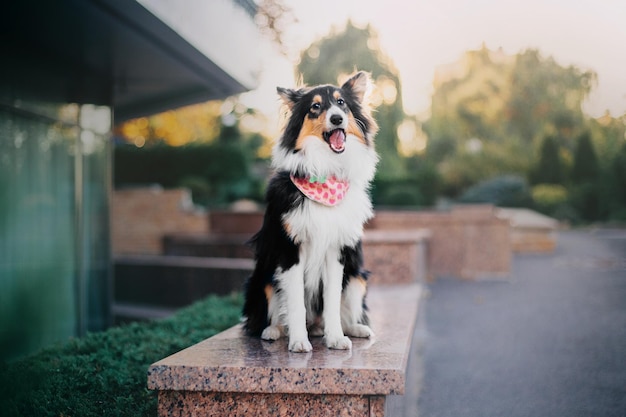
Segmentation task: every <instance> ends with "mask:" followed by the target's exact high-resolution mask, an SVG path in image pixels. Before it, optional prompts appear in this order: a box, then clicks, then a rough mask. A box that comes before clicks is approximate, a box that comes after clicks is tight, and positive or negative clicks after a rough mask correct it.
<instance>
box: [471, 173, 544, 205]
mask: <svg viewBox="0 0 626 417" xmlns="http://www.w3.org/2000/svg"><path fill="white" fill-rule="evenodd" d="M459 201H460V202H461V203H490V204H494V205H496V206H501V207H528V206H529V205H530V204H531V202H532V197H531V195H530V190H529V188H528V184H527V183H526V181H525V180H524V179H523V178H521V177H518V176H515V175H504V176H499V177H495V178H492V179H490V180H486V181H481V182H479V183H478V184H476V185H474V186H472V187H470V188H468V189H467V190H466V191H465V193H463V195H462V196H461V198H460V199H459Z"/></svg>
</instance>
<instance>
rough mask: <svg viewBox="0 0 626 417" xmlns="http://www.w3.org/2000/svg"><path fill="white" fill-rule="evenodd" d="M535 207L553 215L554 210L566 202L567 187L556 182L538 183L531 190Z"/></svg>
mask: <svg viewBox="0 0 626 417" xmlns="http://www.w3.org/2000/svg"><path fill="white" fill-rule="evenodd" d="M531 194H532V198H533V202H534V206H535V208H536V209H537V210H538V211H540V212H541V213H544V214H547V215H550V216H551V215H554V213H555V211H556V210H557V209H558V208H559V207H561V206H562V205H564V204H566V203H567V199H568V193H567V189H566V188H565V187H563V186H562V185H557V184H539V185H535V186H534V187H532V190H531Z"/></svg>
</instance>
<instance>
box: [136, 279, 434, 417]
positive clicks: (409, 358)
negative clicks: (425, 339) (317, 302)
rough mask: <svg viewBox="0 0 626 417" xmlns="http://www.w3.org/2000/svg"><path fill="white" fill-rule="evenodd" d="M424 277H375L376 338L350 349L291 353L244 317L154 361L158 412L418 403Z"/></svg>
mask: <svg viewBox="0 0 626 417" xmlns="http://www.w3.org/2000/svg"><path fill="white" fill-rule="evenodd" d="M421 296H422V286H421V285H420V284H417V283H414V284H404V285H378V286H377V285H373V286H371V287H370V292H369V294H368V305H369V308H370V319H371V326H372V329H373V330H374V332H375V333H376V336H375V337H374V338H373V339H371V340H370V339H356V338H353V339H352V342H353V346H352V350H350V351H337V350H329V349H327V348H326V347H325V346H324V344H323V340H322V339H321V338H312V339H311V342H312V345H313V351H312V352H309V353H290V352H288V350H287V340H286V339H281V340H278V341H276V342H266V341H263V340H260V339H258V338H251V337H247V336H245V335H243V334H242V330H241V327H240V325H237V326H234V327H232V328H230V329H229V330H226V331H224V332H222V333H220V334H218V335H216V336H214V337H212V338H209V339H207V340H204V341H203V342H200V343H198V344H196V345H194V346H191V347H189V348H187V349H185V350H183V351H181V352H178V353H176V354H174V355H172V356H169V357H167V358H165V359H163V360H161V361H159V362H156V363H154V364H153V365H151V366H150V368H149V370H148V388H149V389H151V390H158V396H159V400H158V401H159V405H158V413H159V416H161V417H165V416H255V417H262V416H272V417H276V416H343V415H350V416H384V415H386V416H390V415H408V414H409V413H411V412H412V411H411V407H415V406H416V404H417V397H416V392H417V388H416V385H417V380H416V379H417V378H418V372H414V371H412V372H408V371H407V369H408V368H409V367H412V366H415V356H416V350H417V347H416V343H412V342H413V334H414V329H415V326H416V322H417V317H418V309H419V305H420V299H421Z"/></svg>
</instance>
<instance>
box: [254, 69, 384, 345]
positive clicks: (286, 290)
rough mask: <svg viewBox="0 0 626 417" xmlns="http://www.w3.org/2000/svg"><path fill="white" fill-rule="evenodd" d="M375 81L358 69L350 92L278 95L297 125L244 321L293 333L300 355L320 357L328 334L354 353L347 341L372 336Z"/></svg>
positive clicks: (286, 149) (276, 158)
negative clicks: (367, 240)
mask: <svg viewBox="0 0 626 417" xmlns="http://www.w3.org/2000/svg"><path fill="white" fill-rule="evenodd" d="M369 83H370V81H369V76H368V74H366V73H364V72H357V73H356V74H354V75H353V76H352V77H351V78H350V79H348V81H346V82H345V83H344V84H343V85H342V86H341V87H336V86H333V85H321V86H317V87H305V88H299V89H286V88H278V89H277V90H278V94H279V95H280V97H281V98H282V100H283V101H284V103H285V104H286V106H287V108H288V111H289V118H288V121H287V123H286V127H285V130H284V132H283V134H282V137H281V138H280V140H279V141H278V143H277V144H276V145H275V147H274V149H273V155H272V166H273V168H274V169H275V174H274V175H273V177H272V179H271V180H270V182H269V185H268V188H267V194H266V204H267V205H266V211H265V216H264V220H263V226H262V227H261V230H260V231H259V232H258V233H257V234H256V235H255V236H254V237H253V238H252V241H251V242H252V243H253V245H254V249H255V260H256V265H255V269H254V272H253V273H252V276H251V277H250V278H249V279H248V282H247V285H246V292H245V305H244V309H243V316H244V317H243V320H244V328H245V330H246V332H247V333H248V334H250V335H255V336H260V337H261V338H262V339H265V340H276V339H279V338H280V337H283V336H288V338H289V350H290V351H293V352H309V351H311V349H312V347H311V343H310V341H309V336H324V342H325V344H326V346H327V347H329V348H331V349H350V348H351V347H352V342H351V340H350V339H349V338H348V336H352V337H365V338H367V337H372V336H373V332H372V330H371V329H370V327H369V326H368V324H369V323H368V316H367V309H366V306H365V295H366V290H367V273H366V272H365V271H364V270H363V256H362V250H361V238H362V235H363V224H364V223H365V222H366V221H367V220H368V219H370V218H371V217H372V216H373V210H372V203H371V200H370V196H369V185H370V182H371V181H372V179H373V177H374V173H375V170H376V163H377V162H378V156H377V154H376V151H375V150H374V135H375V134H376V131H377V129H378V126H377V125H376V122H375V120H374V119H373V118H372V115H371V110H370V108H369V106H368V105H367V103H366V102H365V94H366V91H367V90H368V88H369Z"/></svg>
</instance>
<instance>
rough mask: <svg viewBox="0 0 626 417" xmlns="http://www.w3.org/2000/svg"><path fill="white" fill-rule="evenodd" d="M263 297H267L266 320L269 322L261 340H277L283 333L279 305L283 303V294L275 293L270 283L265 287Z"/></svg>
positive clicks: (283, 328)
mask: <svg viewBox="0 0 626 417" xmlns="http://www.w3.org/2000/svg"><path fill="white" fill-rule="evenodd" d="M265 297H266V298H267V321H268V322H269V323H270V324H269V326H267V327H266V328H265V329H264V330H263V333H261V339H263V340H278V339H280V338H281V337H282V336H283V335H284V334H285V327H284V326H283V324H282V323H281V315H280V313H281V311H280V310H281V306H282V305H283V304H284V300H283V294H282V293H280V292H279V293H275V291H274V290H273V288H272V286H271V285H268V286H266V287H265Z"/></svg>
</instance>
